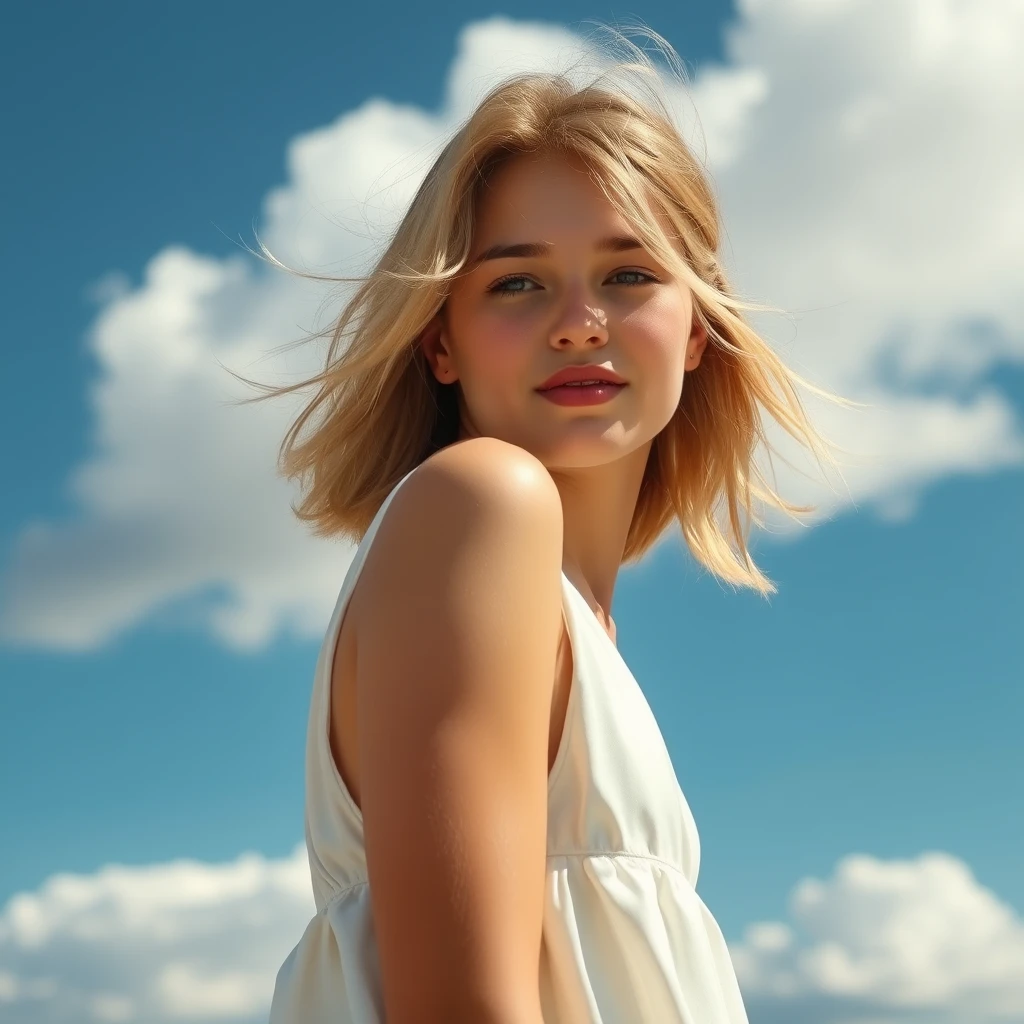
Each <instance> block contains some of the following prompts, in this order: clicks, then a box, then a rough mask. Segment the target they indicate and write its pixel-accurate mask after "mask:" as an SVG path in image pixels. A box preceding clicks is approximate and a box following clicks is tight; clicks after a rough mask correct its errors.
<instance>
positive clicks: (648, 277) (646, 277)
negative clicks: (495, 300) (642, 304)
mask: <svg viewBox="0 0 1024 1024" xmlns="http://www.w3.org/2000/svg"><path fill="white" fill-rule="evenodd" d="M624 274H631V275H633V277H638V278H640V280H639V281H623V282H621V283H622V284H625V285H626V287H627V288H632V287H636V286H637V285H641V284H652V283H655V282H656V281H657V278H656V277H654V276H653V275H652V274H647V273H645V272H644V271H642V270H617V271H616V272H615V273H614V274H613V275H612V277H611V280H614V279H615V278H617V277H622V276H623V275H624ZM516 281H525V282H527V283H528V284H535V283H536V282H535V281H533V280H531V279H530V278H528V277H526V276H525V275H523V274H509V275H508V277H503V278H501V279H500V280H498V281H495V282H494V284H492V285H491V287H490V288H488V289H487V290H488V292H493V293H494V294H495V295H522V294H524V293H525V291H526V289H525V288H505V287H504V286H505V285H507V284H511V283H513V282H516Z"/></svg>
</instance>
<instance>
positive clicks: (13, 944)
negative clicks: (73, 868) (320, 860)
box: [0, 845, 315, 1024]
mask: <svg viewBox="0 0 1024 1024" xmlns="http://www.w3.org/2000/svg"><path fill="white" fill-rule="evenodd" d="M314 913H315V908H314V906H313V896H312V891H311V889H310V884H309V865H308V862H307V859H306V850H305V846H304V845H300V846H297V847H296V848H295V851H294V853H293V854H292V855H291V856H290V857H287V858H284V859H281V860H276V861H275V860H266V859H264V858H263V857H261V856H259V855H256V854H244V855H243V856H241V857H239V858H238V859H237V860H235V861H232V862H230V863H227V864H201V863H198V862H195V861H175V862H172V863H169V864H157V865H152V866H148V867H122V866H118V865H112V866H108V867H105V868H103V869H102V870H101V871H99V872H97V873H96V874H94V875H68V874H62V875H55V876H53V877H52V878H50V879H49V880H48V881H47V882H45V883H44V884H43V885H42V886H41V887H40V888H39V889H38V890H37V891H36V892H31V893H21V894H19V895H17V896H15V897H13V898H12V899H11V900H10V901H9V902H8V904H7V906H6V907H5V908H4V909H3V911H2V912H0V1017H3V1018H4V1019H5V1020H6V1019H16V1020H18V1021H20V1022H22V1024H43V1022H45V1024H58V1022H62V1021H68V1022H73V1024H85V1022H88V1021H99V1022H111V1024H117V1022H145V1024H164V1022H170V1021H189V1022H191V1024H213V1022H214V1021H225V1020H230V1021H234V1022H253V1024H255V1022H257V1021H259V1022H263V1021H265V1020H266V1016H267V1011H268V1009H269V1007H270V997H271V995H272V993H273V988H274V979H275V977H276V974H277V969H278V968H279V967H280V965H281V963H282V962H283V961H284V959H285V957H286V956H287V955H288V952H289V951H290V949H291V948H292V946H294V944H295V943H296V942H297V941H298V939H299V937H300V936H301V935H302V932H303V930H304V929H305V927H306V925H307V924H308V922H309V919H310V917H311V916H312V915H313V914H314ZM8 1015H13V1016H8Z"/></svg>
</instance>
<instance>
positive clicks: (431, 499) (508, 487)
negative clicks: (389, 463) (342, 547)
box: [381, 437, 562, 535]
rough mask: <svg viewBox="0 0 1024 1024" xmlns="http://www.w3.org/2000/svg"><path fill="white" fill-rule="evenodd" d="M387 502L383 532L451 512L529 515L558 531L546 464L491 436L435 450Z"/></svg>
mask: <svg viewBox="0 0 1024 1024" xmlns="http://www.w3.org/2000/svg"><path fill="white" fill-rule="evenodd" d="M392 506H393V508H390V509H389V510H388V514H387V516H386V518H388V519H390V520H391V522H390V524H389V530H388V532H389V534H393V533H394V532H395V531H401V530H402V529H403V528H405V527H413V528H416V524H417V523H419V524H420V525H422V524H423V523H424V522H429V521H431V520H432V519H433V518H436V517H441V518H443V519H449V518H450V517H451V516H453V515H455V516H459V517H464V518H465V519H467V520H479V519H482V518H483V519H494V520H497V521H501V520H503V519H507V518H509V517H511V518H513V519H519V518H521V517H523V516H527V517H529V516H531V515H532V516H535V517H540V519H541V520H547V521H549V522H550V523H551V526H552V529H553V528H554V527H555V525H557V527H558V530H559V535H560V531H561V520H562V503H561V498H560V496H559V493H558V488H557V487H556V486H555V482H554V480H552V479H551V474H550V473H548V471H547V468H546V467H545V466H544V464H543V463H542V462H541V461H540V459H538V458H537V457H536V456H535V455H533V454H531V453H530V452H528V451H526V450H525V449H524V448H520V447H518V446H517V445H514V444H510V443H509V442H507V441H502V440H500V439H498V438H496V437H475V438H470V439H469V440H466V441H460V442H458V443H457V444H453V445H449V446H448V447H446V448H442V449H441V450H440V451H438V452H435V453H434V454H433V455H432V456H431V457H430V458H429V459H427V460H426V461H425V462H423V463H422V464H421V465H419V466H417V467H416V469H415V470H414V471H413V473H412V475H411V476H410V477H409V479H408V480H407V481H406V482H405V483H404V484H403V485H402V487H401V488H400V489H399V491H398V493H397V494H396V495H395V497H394V499H393V501H392ZM381 528H382V529H383V528H384V524H383V523H382V524H381Z"/></svg>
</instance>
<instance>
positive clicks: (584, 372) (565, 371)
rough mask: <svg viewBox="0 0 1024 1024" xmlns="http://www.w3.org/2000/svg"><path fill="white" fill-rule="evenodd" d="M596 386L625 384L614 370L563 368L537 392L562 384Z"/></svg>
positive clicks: (601, 367)
mask: <svg viewBox="0 0 1024 1024" xmlns="http://www.w3.org/2000/svg"><path fill="white" fill-rule="evenodd" d="M588 381H589V382H591V383H596V384H617V385H620V386H621V385H623V384H625V383H627V382H626V381H624V380H623V379H622V378H621V377H620V376H619V375H618V374H617V373H616V372H615V371H614V370H609V369H607V368H606V367H603V366H595V365H593V364H591V365H586V364H585V365H582V366H564V367H562V369H561V370H559V371H558V372H557V373H555V374H552V376H550V377H548V379H547V380H546V381H544V383H543V384H541V386H540V387H539V388H537V390H538V391H550V390H551V389H552V388H557V387H561V386H562V385H563V384H583V383H585V382H588Z"/></svg>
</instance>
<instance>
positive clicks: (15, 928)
mask: <svg viewBox="0 0 1024 1024" xmlns="http://www.w3.org/2000/svg"><path fill="white" fill-rule="evenodd" d="M314 913H315V909H314V906H313V899H312V894H311V890H310V884H309V867H308V862H307V859H306V851H305V847H304V845H302V844H300V845H299V846H297V847H296V848H295V850H294V852H293V853H292V854H291V855H290V856H288V857H284V858H281V859H279V860H273V859H265V858H263V857H261V856H258V855H254V854H245V855H243V856H241V857H239V858H237V859H236V860H234V861H232V862H229V863H224V864H202V863H198V862H195V861H175V862H171V863H168V864H156V865H150V866H143V867H123V866H118V865H111V866H108V867H105V868H102V869H101V870H99V871H97V872H96V873H95V874H91V875H68V874H62V875H55V876H53V877H52V878H50V879H49V880H47V881H46V882H44V883H43V885H41V886H40V887H39V889H37V890H36V891H34V892H25V893H20V894H18V895H17V896H15V897H13V898H12V899H11V900H9V901H8V903H7V905H6V906H5V907H3V908H0V1017H3V1018H4V1019H8V1018H10V1019H13V1020H18V1021H19V1022H22V1024H61V1022H64V1021H68V1022H74V1024H88V1022H91V1021H97V1022H123V1024H172V1022H179V1021H188V1022H192V1024H214V1022H225V1021H231V1022H235V1024H243V1022H244V1024H250V1022H252V1024H254V1022H257V1021H258V1022H263V1021H265V1020H266V1015H267V1012H268V1010H269V1006H270V999H271V996H272V994H273V987H274V980H275V978H276V976H277V971H278V969H279V968H280V966H281V964H282V963H283V962H284V959H285V957H286V956H287V955H288V953H289V952H290V951H291V949H292V947H293V946H294V945H295V943H296V942H297V941H298V940H299V938H300V937H301V935H302V933H303V931H304V930H305V928H306V925H307V924H308V923H309V920H310V918H311V917H312V915H313V914H314ZM730 951H731V953H732V957H733V962H734V964H735V967H736V972H737V975H738V977H739V979H740V985H741V988H742V990H743V994H744V1000H745V1002H746V1003H747V1006H748V1009H749V1011H750V1017H751V1020H752V1021H757V1022H759V1024H782V1022H786V1024H924V1022H927V1024H1010V1022H1011V1021H1016V1020H1020V1019H1022V1018H1024V922H1022V921H1021V919H1020V918H1019V917H1018V916H1016V915H1015V914H1014V912H1013V911H1012V910H1011V909H1010V908H1009V907H1007V906H1006V905H1005V904H1003V903H1001V902H1000V901H999V900H998V899H997V898H996V897H995V896H994V895H993V894H992V893H991V892H990V891H988V890H987V889H985V888H983V887H982V886H981V885H979V884H978V882H977V881H976V880H975V879H974V877H973V876H972V874H971V872H970V870H969V869H968V867H967V866H966V865H965V864H964V863H963V862H962V861H960V860H958V859H956V858H955V857H952V856H950V855H949V854H945V853H927V854H923V855H921V856H920V857H918V858H917V859H916V860H912V861H882V860H877V859H875V858H873V857H869V856H865V855H853V856H850V857H847V858H845V859H844V860H842V861H841V862H840V863H839V864H838V866H837V868H836V871H835V873H834V874H833V877H832V878H830V879H828V880H826V881H820V880H818V879H814V878H808V879H804V880H803V881H801V882H800V883H799V884H798V885H797V886H796V887H795V888H794V890H793V892H792V895H791V899H790V920H789V921H787V922H780V921H767V922H758V923H755V924H751V925H749V926H748V927H747V929H746V930H745V932H744V936H743V940H742V941H741V942H739V943H737V944H735V945H734V946H732V947H731V949H730Z"/></svg>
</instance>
